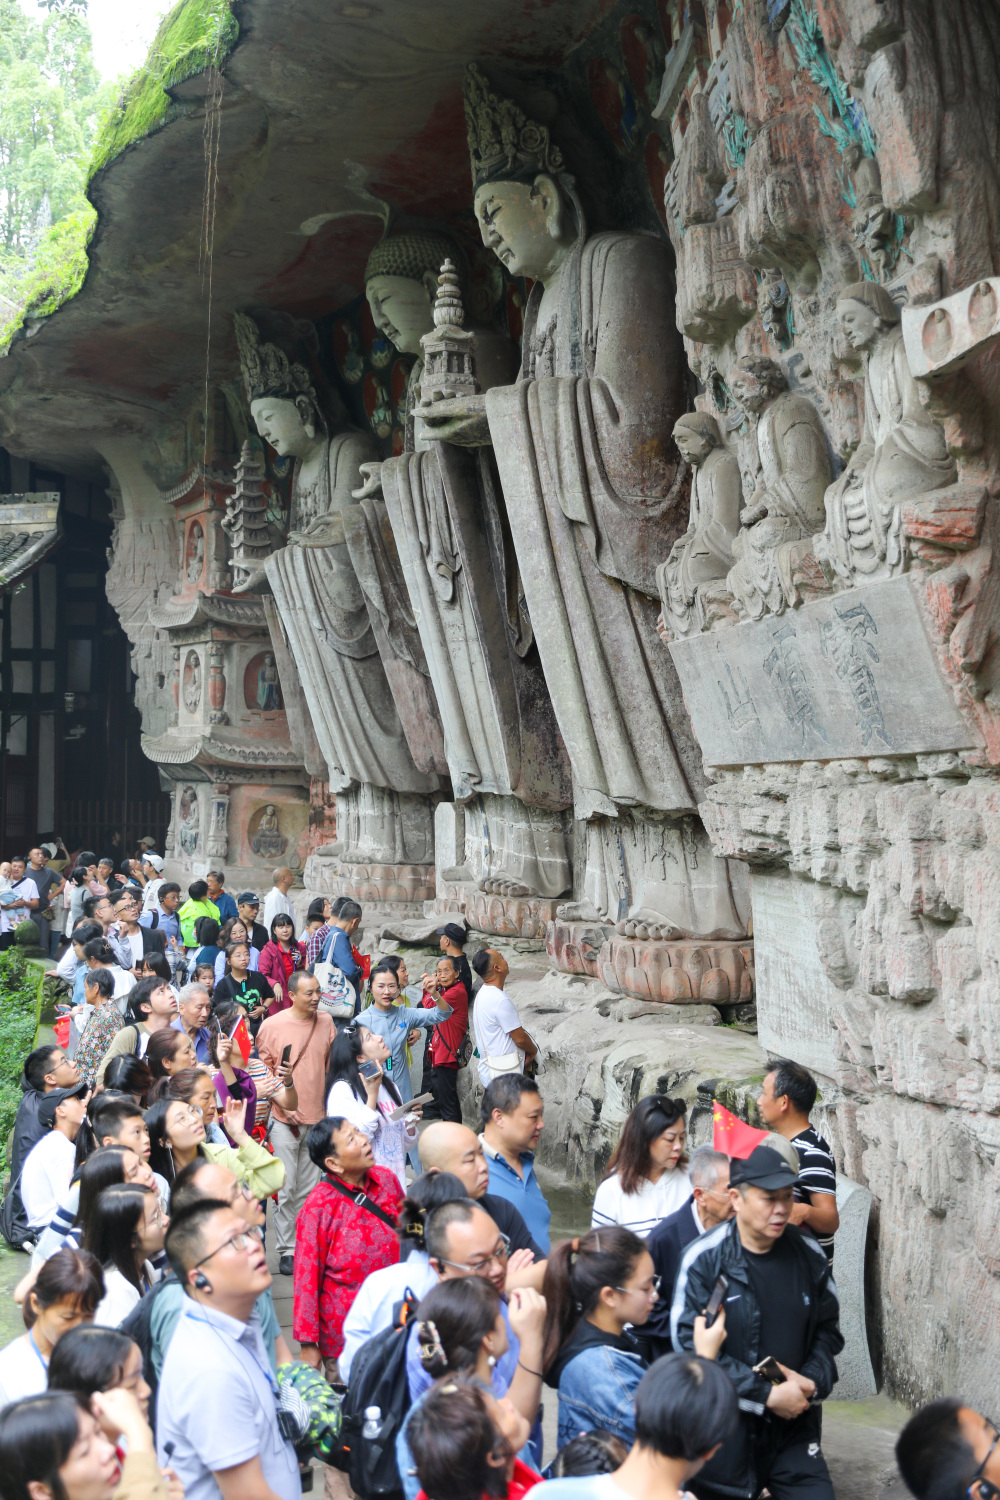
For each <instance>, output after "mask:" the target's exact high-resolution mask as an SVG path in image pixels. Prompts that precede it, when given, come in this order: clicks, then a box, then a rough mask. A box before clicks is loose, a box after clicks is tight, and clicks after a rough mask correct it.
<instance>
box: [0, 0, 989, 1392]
mask: <svg viewBox="0 0 1000 1500" xmlns="http://www.w3.org/2000/svg"><path fill="white" fill-rule="evenodd" d="M238 11H239V14H238V22H239V26H240V28H241V29H240V34H239V37H238V38H237V39H236V40H235V42H234V45H233V47H232V50H231V51H230V52H229V53H228V55H227V57H226V59H225V62H224V64H223V66H222V81H221V83H220V81H219V79H218V78H215V77H214V75H213V81H212V84H211V87H210V88H208V90H207V97H206V89H205V87H204V85H205V78H204V77H203V78H202V79H201V80H200V82H199V80H198V79H188V80H186V81H185V82H184V83H183V84H182V85H177V86H176V88H175V89H174V93H175V94H176V95H177V97H176V99H174V100H173V104H174V106H176V107H172V109H171V111H170V113H169V116H165V117H164V122H163V124H162V128H160V129H158V130H157V131H156V132H155V133H153V134H151V135H150V136H149V138H148V139H145V140H143V141H141V142H140V143H138V144H136V145H135V146H134V147H130V149H129V150H128V151H126V152H124V153H123V154H122V155H121V157H119V158H117V159H116V160H115V161H114V162H113V163H112V164H111V165H109V166H107V167H105V168H104V169H103V170H102V171H101V172H100V173H99V174H98V176H97V177H95V179H94V184H93V189H92V191H93V196H94V202H95V205H96V207H97V209H98V211H99V216H100V222H99V226H98V231H97V234H96V236H95V239H94V242H93V246H92V251H91V268H90V272H89V274H88V276H87V279H86V282H85V284H84V286H83V288H82V290H81V291H80V293H79V295H78V296H77V297H76V298H75V299H74V300H73V301H71V302H70V303H69V304H68V305H67V306H66V307H65V308H64V309H62V310H61V311H60V312H58V313H57V314H55V315H54V316H53V317H52V318H50V319H49V320H48V321H47V322H45V323H42V324H39V325H38V326H37V327H36V328H33V329H32V332H31V337H30V343H29V341H28V338H27V336H26V335H25V336H24V337H19V339H18V340H17V341H15V343H14V345H13V346H12V349H11V353H10V355H9V356H8V358H7V359H5V360H3V361H0V418H2V420H3V424H4V430H3V437H4V442H5V444H6V445H7V446H8V447H10V448H11V451H13V452H18V453H31V454H32V456H37V457H39V458H48V459H49V460H51V461H53V462H55V461H58V462H59V463H60V464H61V465H63V466H65V467H67V468H73V467H74V465H75V466H76V467H77V468H79V469H80V471H81V472H84V471H85V472H88V473H89V472H91V470H93V468H94V465H95V463H96V458H95V454H99V455H101V457H102V458H103V459H105V460H106V461H107V463H108V464H109V465H110V468H111V470H112V475H113V482H114V484H115V485H116V486H117V490H118V492H119V493H120V504H117V505H116V522H117V530H116V538H115V546H114V556H113V560H112V568H111V572H110V574H109V591H110V594H111V596H112V602H113V603H114V605H115V607H116V608H117V609H118V610H119V613H120V614H121V616H122V619H123V622H124V623H125V626H126V628H127V630H128V633H129V636H130V639H131V640H132V643H133V647H134V658H133V661H134V666H135V670H136V672H137V675H138V686H137V688H136V694H137V699H138V701H139V703H140V706H141V708H142V711H143V715H144V720H145V734H146V745H147V750H148V753H149V754H150V755H151V757H153V758H155V759H156V760H157V761H158V763H159V764H160V766H161V767H162V774H163V777H164V779H165V781H168V782H170V783H171V785H172V786H173V788H174V791H175V813H174V823H173V827H172V832H171V847H172V849H173V851H174V855H175V858H176V859H177V860H178V862H179V866H183V868H184V870H185V871H186V872H187V873H188V874H190V873H192V872H194V871H195V870H197V871H198V872H200V871H201V869H202V868H203V867H204V866H205V864H206V863H208V862H209V861H211V862H215V861H220V862H221V861H223V860H225V861H226V862H227V863H228V865H229V867H230V869H231V871H233V872H235V871H240V872H241V874H240V880H241V882H249V883H254V884H257V885H258V886H266V885H267V883H268V882H269V879H270V875H269V872H270V869H271V868H272V867H273V866H274V864H275V863H288V864H289V865H290V866H292V867H293V868H294V869H296V870H298V869H301V870H302V873H303V878H304V881H305V884H306V887H307V888H309V887H312V888H313V889H315V890H316V891H317V892H319V891H322V892H323V893H324V894H327V895H334V894H344V895H350V896H355V897H357V898H359V899H360V900H361V901H362V902H363V903H364V904H365V906H366V919H367V920H368V921H369V922H370V923H372V924H373V925H374V926H375V927H376V928H377V927H378V925H379V922H380V921H381V922H385V921H386V920H388V919H391V920H392V921H399V922H402V923H404V924H407V925H408V926H409V925H412V924H413V923H417V924H418V925H419V924H420V923H424V930H423V932H422V934H421V937H422V939H426V938H427V936H428V935H429V932H430V931H432V930H433V927H434V925H435V919H437V920H442V921H444V920H449V919H455V918H459V917H464V918H465V919H466V920H467V921H468V924H469V925H470V927H472V928H474V929H475V930H476V933H477V935H478V936H477V938H476V939H474V941H476V942H477V943H478V941H489V942H493V943H503V944H507V945H509V947H510V951H511V953H516V954H517V957H518V965H517V966H516V968H515V973H514V975H513V979H512V986H511V987H512V992H513V993H514V995H515V998H517V1000H518V1002H519V1004H521V1005H522V1014H523V1019H524V1020H525V1023H526V1024H527V1025H528V1027H529V1029H532V1030H533V1031H535V1032H536V1033H537V1034H538V1036H539V1040H540V1041H541V1042H542V1044H543V1048H544V1051H545V1055H546V1062H545V1073H544V1079H545V1092H546V1097H547V1104H548V1110H549V1116H548V1122H547V1129H546V1132H545V1135H544V1138H543V1145H542V1151H541V1157H542V1162H543V1165H544V1166H545V1167H546V1168H547V1169H548V1170H549V1171H551V1172H553V1173H556V1174H558V1175H559V1176H560V1177H561V1178H563V1179H564V1180H565V1181H566V1182H567V1183H568V1184H571V1185H575V1186H576V1187H578V1188H579V1189H580V1190H581V1191H589V1190H590V1189H591V1188H592V1187H593V1186H594V1185H595V1183H596V1181H597V1180H598V1178H599V1177H600V1174H601V1171H602V1168H603V1164H604V1162H605V1161H606V1158H607V1156H608V1154H609V1152H610V1150H611V1148H612V1146H613V1144H614V1140H615V1138H616V1135H617V1132H618V1130H619V1128H620V1125H621V1121H622V1120H623V1119H624V1117H625V1114H626V1113H627V1111H628V1109H629V1108H630V1107H631V1105H632V1104H633V1103H634V1102H635V1100H636V1099H637V1098H639V1097H640V1096H641V1095H642V1094H645V1093H648V1092H651V1091H653V1090H655V1089H668V1090H670V1091H671V1092H674V1093H680V1094H682V1095H683V1096H684V1097H685V1098H686V1099H687V1100H688V1101H689V1103H690V1105H691V1108H692V1116H691V1118H692V1123H693V1127H694V1133H695V1137H696V1139H698V1138H702V1137H704V1135H706V1134H707V1129H708V1121H707V1119H706V1117H705V1112H704V1110H703V1107H702V1105H701V1104H700V1103H699V1100H700V1099H701V1098H702V1095H699V1092H698V1084H699V1083H701V1082H703V1081H704V1080H706V1079H719V1080H723V1083H724V1085H725V1089H726V1090H727V1091H728V1092H727V1095H726V1096H727V1099H732V1100H733V1101H734V1102H736V1103H739V1102H740V1101H743V1103H744V1104H745V1103H746V1100H747V1099H749V1098H752V1097H753V1093H754V1089H755V1080H758V1079H759V1078H760V1076H761V1074H762V1072H763V1068H764V1063H765V1059H764V1056H763V1053H762V1051H761V1046H760V1045H758V1040H757V1039H755V1038H754V1037H753V1036H751V1035H747V1034H746V1033H745V1032H744V1031H741V1030H739V1029H737V1027H736V1026H722V1025H720V1024H719V1023H720V1021H721V1020H722V1018H723V1017H724V1018H725V1020H726V1021H729V1022H732V1021H737V1022H738V1024H745V1023H746V1018H747V1016H748V1015H749V1014H750V1013H751V1012H752V1007H753V1002H754V998H755V995H756V999H757V1004H758V1009H759V1026H760V1035H759V1043H760V1044H761V1045H762V1046H763V1048H765V1049H766V1050H767V1052H769V1053H770V1054H771V1055H772V1056H775V1055H786V1054H787V1055H790V1056H792V1057H794V1058H797V1059H799V1060H801V1061H802V1062H804V1063H806V1064H807V1065H808V1066H809V1067H811V1068H812V1069H813V1070H814V1071H815V1072H816V1073H817V1075H818V1076H819V1078H820V1081H821V1088H822V1106H821V1112H820V1123H821V1125H822V1128H823V1129H824V1130H825V1132H826V1134H827V1135H828V1136H829V1138H830V1139H831V1141H832V1142H833V1143H834V1146H835V1150H836V1153H837V1158H838V1165H839V1166H840V1168H841V1169H842V1171H843V1172H845V1173H846V1174H847V1175H849V1176H850V1177H852V1178H854V1179H856V1180H857V1181H859V1182H861V1183H863V1184H865V1185H867V1186H868V1187H869V1188H870V1189H871V1192H872V1194H873V1195H874V1200H875V1212H874V1215H873V1234H872V1241H871V1257H870V1267H869V1270H870V1276H869V1293H870V1312H871V1326H872V1328H873V1329H874V1330H875V1331H876V1333H877V1335H878V1338H879V1341H880V1346H881V1360H882V1366H883V1370H884V1373H885V1375H886V1377H887V1379H888V1382H889V1384H890V1386H891V1388H892V1389H893V1390H895V1391H896V1392H898V1393H901V1394H904V1395H908V1396H912V1397H921V1396H927V1395H932V1394H938V1393H940V1392H942V1391H944V1390H961V1391H962V1392H963V1394H964V1395H965V1396H966V1398H967V1399H969V1400H972V1401H974V1402H979V1403H981V1404H984V1405H985V1406H986V1408H987V1409H989V1407H990V1405H991V1402H992V1393H993V1391H994V1390H995V1388H996V1384H997V1379H998V1377H1000V1354H998V1353H997V1352H996V1350H995V1348H993V1349H991V1347H990V1346H991V1344H994V1345H995V1340H994V1339H992V1330H993V1329H994V1327H995V1324H996V1318H997V1313H998V1312H1000V1259H998V1256H997V1253H996V1250H995V1248H994V1242H995V1239H996V1232H995V1224H994V1220H995V1218H996V1211H995V1209H994V1206H993V1205H994V1201H995V1199H996V1193H995V1192H994V1191H993V1188H994V1185H995V1184H994V1179H995V1176H996V1172H997V1170H998V1165H997V1164H998V1162H1000V1029H998V1026H997V1023H996V1021H995V1020H994V1017H995V1016H996V1015H1000V951H998V942H1000V939H998V936H997V934H998V933H1000V910H998V907H1000V878H998V873H997V872H998V869H1000V651H998V629H1000V570H998V563H997V560H996V559H995V557H994V550H995V541H996V538H997V535H998V521H997V499H998V495H1000V352H998V348H1000V178H998V173H1000V166H998V163H1000V11H998V9H997V6H996V3H995V0H950V3H947V4H945V3H944V0H631V3H627V0H615V3H613V4H606V3H603V0H551V3H549V4H547V5H546V6H543V7H539V6H537V5H534V4H533V3H531V0H477V4H476V5H475V6H469V5H467V4H465V3H464V0H433V3H428V4H427V5H421V6H414V5H412V3H410V0H383V3H382V4H381V5H380V6H379V7H370V6H351V7H341V8H340V9H339V10H337V12H336V14H333V12H332V11H331V9H330V7H329V6H326V5H323V4H321V3H320V0H289V4H287V5H285V6H282V7H275V6H273V5H269V4H267V3H265V0H243V3H242V4H241V5H240V7H239V8H238ZM348 11H349V12H350V14H349V15H348ZM428 37H433V38H434V45H435V47H436V48H437V49H438V50H437V51H436V53H435V64H434V67H432V68H428V66H427V39H428ZM543 60H544V61H543ZM463 101H464V108H463ZM213 112H214V113H213ZM374 122H377V127H378V128H377V129H373V123H374ZM216 132H217V136H216ZM213 138H217V140H218V142H219V144H218V148H217V160H215V165H214V166H213V167H212V172H213V173H217V175H218V178H219V182H220V184H221V188H220V194H219V200H218V221H217V223H215V224H214V225H213V235H214V239H213V240H212V244H213V246H214V249H213V251H212V254H213V256H214V261H213V270H212V277H211V278H210V285H211V287H212V297H211V299H210V301H209V302H208V303H207V304H206V302H205V301H204V299H203V296H202V291H201V290H200V288H202V286H203V282H204V266H203V265H202V264H200V262H199V254H198V244H199V239H200V233H201V234H202V235H203V233H204V229H203V228H202V230H201V231H200V233H199V225H202V224H203V209H204V204H203V193H204V183H205V181H206V180H207V179H206V173H208V166H207V165H206V161H205V157H204V152H205V150H206V149H208V148H206V145H205V142H206V141H210V140H211V139H213ZM470 157H471V166H472V181H471V183H470V180H469V175H468V172H469V165H470ZM208 175H211V174H210V173H209V174H208ZM529 181H530V182H531V184H532V189H533V190H532V191H529V189H528V182H529ZM534 189H537V191H535V190H534ZM541 210H544V212H542V211H541ZM442 257H444V258H445V260H444V262H443V261H442ZM442 263H446V264H447V265H448V266H449V267H450V269H449V270H448V271H447V273H446V274H444V275H442V276H441V278H440V280H439V279H438V277H439V272H440V271H441V266H442ZM553 267H556V268H557V269H558V271H559V275H558V277H556V276H555V275H554V274H553ZM164 270H165V271H166V272H167V274H166V275H161V271H164ZM154 273H155V274H154ZM263 303H266V305H262V304H263ZM306 317H308V319H309V321H308V322H307V321H305V319H306ZM236 330H242V334H241V337H240V341H239V346H238V344H237V337H236V332H235V331H236ZM84 351H87V356H86V358H85V357H84ZM473 352H474V356H475V357H474V358H473ZM241 356H242V376H243V384H242V387H241V385H240V383H239V375H240V373H241ZM519 360H520V362H521V369H520V377H519V378H517V377H516V376H515V371H516V370H517V367H518V361H519ZM435 395H436V396H438V397H441V400H440V401H434V400H432V396H435ZM425 397H426V401H425ZM691 408H693V410H692V409H691ZM428 415H431V416H432V417H433V418H434V419H435V420H436V421H437V422H438V423H439V425H437V426H433V427H429V426H427V424H426V419H427V417H428ZM241 454H242V457H240V455H241ZM237 461H238V463H239V471H238V472H235V470H236V465H237ZM307 786H308V787H309V793H308V803H307V793H306V787H307ZM334 825H336V826H334ZM231 883H232V882H231ZM306 894H309V891H308V889H307V892H306ZM425 919H426V920H425ZM414 940H415V939H414ZM543 942H544V948H545V953H543V951H542V945H543ZM519 945H520V947H519ZM546 954H547V960H546ZM466 1086H467V1087H468V1086H469V1081H468V1080H467V1085H466ZM970 1293H971V1295H970Z"/></svg>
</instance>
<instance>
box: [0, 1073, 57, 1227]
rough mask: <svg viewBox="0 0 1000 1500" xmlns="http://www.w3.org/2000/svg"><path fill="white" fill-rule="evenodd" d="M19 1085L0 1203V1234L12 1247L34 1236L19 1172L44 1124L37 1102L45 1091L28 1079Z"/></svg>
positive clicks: (40, 1135)
mask: <svg viewBox="0 0 1000 1500" xmlns="http://www.w3.org/2000/svg"><path fill="white" fill-rule="evenodd" d="M21 1088H22V1090H23V1093H22V1096H21V1102H20V1104H19V1105H18V1107H17V1117H16V1119H15V1120H14V1139H13V1146H12V1149H11V1157H10V1188H9V1189H8V1191H7V1196H6V1198H5V1199H4V1200H3V1204H2V1206H0V1234H2V1235H3V1237H4V1239H5V1240H6V1241H7V1243H8V1244H9V1245H13V1246H14V1248H15V1249H18V1248H20V1246H22V1245H24V1244H25V1243H27V1242H30V1241H33V1240H34V1237H35V1236H34V1234H33V1232H32V1231H31V1230H29V1228H28V1216H27V1214H26V1213H25V1211H24V1204H23V1203H22V1202H21V1172H22V1171H23V1169H24V1163H25V1159H26V1158H27V1155H28V1153H29V1151H30V1150H31V1148H32V1146H34V1145H36V1144H37V1143H38V1142H39V1141H40V1140H41V1138H42V1136H43V1135H45V1133H46V1132H45V1127H44V1126H43V1125H42V1124H41V1123H40V1122H39V1119H38V1106H39V1104H41V1102H42V1100H43V1099H44V1098H45V1095H44V1094H42V1093H39V1092H38V1090H37V1089H33V1088H29V1087H28V1084H27V1081H24V1082H22V1084H21Z"/></svg>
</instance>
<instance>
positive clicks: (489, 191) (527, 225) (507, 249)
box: [475, 172, 577, 286]
mask: <svg viewBox="0 0 1000 1500" xmlns="http://www.w3.org/2000/svg"><path fill="white" fill-rule="evenodd" d="M475 207H476V222H477V223H478V225H479V232H480V234H481V235H482V238H483V244H484V245H486V246H487V248H488V249H490V250H492V251H493V254H494V255H495V256H496V257H497V260H499V261H500V263H501V265H503V266H504V268H505V269H506V270H507V271H508V272H509V273H510V275H511V276H530V277H531V279H532V280H533V281H540V282H541V283H542V285H543V286H544V285H545V283H546V282H547V281H548V280H550V279H551V278H552V276H553V275H554V274H555V272H556V271H558V269H559V267H560V266H561V265H562V263H563V261H564V260H565V259H566V256H567V254H568V252H569V251H570V250H571V249H572V247H573V245H574V244H575V243H576V238H577V219H576V213H575V211H574V208H573V205H572V204H571V203H570V202H568V201H567V199H566V197H565V195H564V193H563V190H562V189H561V188H560V186H559V183H558V181H557V180H556V178H555V177H552V176H550V175H549V174H548V173H547V172H539V173H538V175H537V177H535V178H534V180H533V181H532V182H517V181H514V180H510V181H502V180H501V181H498V182H484V183H483V184H482V186H481V187H478V188H477V189H476V204H475Z"/></svg>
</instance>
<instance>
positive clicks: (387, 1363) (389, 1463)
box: [329, 1287, 417, 1500]
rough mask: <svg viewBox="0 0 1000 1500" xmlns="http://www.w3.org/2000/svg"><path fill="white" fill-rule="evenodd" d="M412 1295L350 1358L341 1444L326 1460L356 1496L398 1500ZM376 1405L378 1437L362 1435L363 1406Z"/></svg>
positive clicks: (408, 1294)
mask: <svg viewBox="0 0 1000 1500" xmlns="http://www.w3.org/2000/svg"><path fill="white" fill-rule="evenodd" d="M416 1310H417V1298H416V1297H414V1295H413V1293H412V1292H411V1291H410V1289H409V1287H407V1289H406V1295H405V1297H404V1298H403V1301H402V1302H400V1303H399V1304H398V1306H397V1307H395V1308H394V1309H393V1317H392V1327H391V1328H383V1330H382V1332H381V1333H376V1334H375V1336H374V1338H370V1339H369V1340H368V1342H367V1343H366V1344H362V1346H361V1348H360V1349H359V1350H358V1352H357V1354H356V1355H355V1356H354V1359H353V1360H352V1361H351V1383H350V1386H349V1387H348V1390H347V1394H346V1395H345V1396H344V1404H343V1406H342V1408H341V1428H340V1446H339V1448H338V1449H336V1450H335V1452H334V1453H333V1454H332V1455H331V1457H330V1459H329V1462H330V1463H331V1464H332V1465H333V1467H334V1468H336V1469H340V1470H341V1471H342V1472H343V1473H345V1474H346V1475H347V1476H348V1477H349V1479H350V1481H351V1488H352V1489H353V1490H354V1493H355V1494H356V1495H358V1496H360V1497H361V1500H375V1497H378V1500H402V1495H403V1486H402V1482H401V1480H400V1477H399V1470H398V1468H397V1467H396V1439H397V1438H398V1436H399V1433H400V1429H401V1428H402V1426H403V1423H404V1422H405V1421H406V1414H407V1412H408V1411H409V1409H410V1387H409V1383H408V1381H407V1378H406V1347H407V1344H408V1342H409V1337H410V1324H411V1322H412V1319H413V1316H414V1314H415V1313H416ZM369 1406H377V1407H378V1409H379V1411H380V1412H381V1413H382V1422H381V1426H380V1429H379V1435H378V1437H377V1438H366V1437H365V1436H364V1435H363V1431H362V1429H363V1427H364V1422H365V1410H366V1408H367V1407H369Z"/></svg>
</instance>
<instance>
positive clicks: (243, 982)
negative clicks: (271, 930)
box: [212, 919, 274, 1036]
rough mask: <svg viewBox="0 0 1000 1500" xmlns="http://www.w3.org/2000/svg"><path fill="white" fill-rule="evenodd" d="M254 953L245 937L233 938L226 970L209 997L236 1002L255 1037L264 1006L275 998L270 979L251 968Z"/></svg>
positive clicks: (215, 999) (217, 1001)
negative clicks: (241, 1008) (213, 992)
mask: <svg viewBox="0 0 1000 1500" xmlns="http://www.w3.org/2000/svg"><path fill="white" fill-rule="evenodd" d="M237 921H238V919H237ZM234 925H235V924H234ZM239 925H242V924H241V923H240V924H239ZM256 952H257V950H256V948H251V947H250V944H249V943H248V942H247V940H246V939H245V938H236V939H234V940H233V942H231V943H230V944H229V946H228V948H227V949H226V970H225V973H224V974H223V975H222V977H221V978H220V979H218V980H217V981H216V985H215V994H214V995H213V997H212V998H213V1003H214V1004H216V1005H219V1004H221V1003H222V1002H223V1001H231V1000H235V1001H238V1002H239V1004H240V1005H241V1006H242V1007H243V1012H244V1014H245V1015H246V1017H247V1020H248V1021H249V1023H250V1032H251V1035H252V1036H256V1035H257V1032H258V1031H259V1030H260V1023H261V1021H263V1019H264V1017H265V1016H266V1015H267V1007H268V1005H269V1003H270V1002H271V1001H272V1000H273V999H274V990H273V989H272V988H271V984H270V981H269V980H267V979H265V978H264V975H263V974H259V973H257V972H255V971H254V969H253V968H252V960H253V957H254V956H255V955H256Z"/></svg>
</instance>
